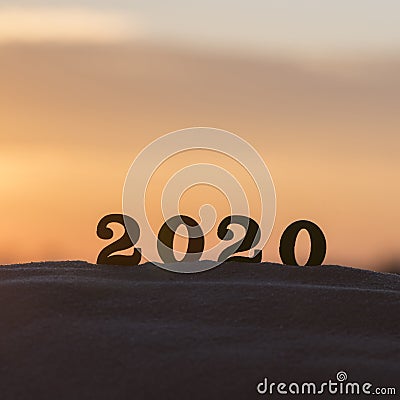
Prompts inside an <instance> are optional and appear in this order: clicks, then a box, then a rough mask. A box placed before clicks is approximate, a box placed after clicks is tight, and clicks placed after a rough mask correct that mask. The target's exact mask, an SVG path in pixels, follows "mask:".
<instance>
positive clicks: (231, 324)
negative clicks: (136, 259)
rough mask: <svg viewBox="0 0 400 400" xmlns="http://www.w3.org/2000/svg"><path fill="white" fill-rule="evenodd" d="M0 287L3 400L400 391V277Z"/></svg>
mask: <svg viewBox="0 0 400 400" xmlns="http://www.w3.org/2000/svg"><path fill="white" fill-rule="evenodd" d="M0 286H1V287H0V302H1V307H0V327H1V329H0V332H1V335H0V360H1V362H0V393H1V395H0V397H1V399H147V398H151V399H152V398H158V399H191V400H193V399H249V398H260V397H261V396H260V395H259V394H257V391H256V386H257V384H258V383H259V382H261V381H262V380H263V379H264V378H265V377H267V378H268V380H269V381H274V382H302V381H307V382H322V381H328V380H329V379H332V380H335V377H336V374H337V372H338V371H345V372H346V373H347V376H348V379H347V381H352V382H360V383H363V382H371V383H372V384H373V387H377V386H379V387H395V386H396V385H398V382H399V375H400V318H399V310H400V307H399V305H400V276H398V275H394V274H383V273H378V272H372V271H364V270H358V269H353V268H347V267H339V266H321V267H289V266H282V265H277V264H269V263H263V264H254V265H251V264H235V263H226V264H223V265H221V266H219V267H218V268H215V269H213V270H211V271H207V272H204V273H198V274H189V275H187V274H186V275H184V274H175V273H172V272H167V271H164V270H161V269H158V268H156V267H155V266H154V265H152V264H145V265H143V266H139V267H113V266H98V265H92V264H88V263H85V262H72V261H69V262H47V263H32V264H25V265H15V266H3V267H0ZM397 389H398V390H399V388H397ZM265 397H267V396H265ZM278 397H279V396H276V397H275V398H278ZM283 397H289V398H290V396H288V395H286V396H283ZM302 397H303V398H306V397H307V396H302ZM326 397H329V396H326ZM321 398H322V397H321ZM343 398H345V396H343ZM358 398H360V397H358Z"/></svg>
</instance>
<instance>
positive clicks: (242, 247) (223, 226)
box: [217, 215, 262, 263]
mask: <svg viewBox="0 0 400 400" xmlns="http://www.w3.org/2000/svg"><path fill="white" fill-rule="evenodd" d="M231 224H237V225H241V226H243V228H245V229H246V234H245V236H244V237H243V239H242V240H241V241H240V240H239V241H238V242H235V243H234V244H232V245H230V246H228V247H227V248H226V249H225V250H224V251H223V252H222V253H221V254H220V255H219V257H218V261H237V262H248V263H258V262H261V258H262V250H255V253H254V254H255V255H254V257H243V256H234V257H230V258H228V257H229V256H231V255H232V254H235V253H240V252H241V251H247V250H250V249H252V248H254V247H255V246H256V245H257V244H258V242H259V241H260V238H261V231H260V227H259V226H258V224H257V222H256V221H254V219H252V218H249V217H245V216H243V215H231V216H229V217H226V218H224V219H223V220H222V221H221V223H220V224H219V226H218V232H217V234H218V237H219V238H220V239H221V240H231V239H233V236H234V234H233V232H232V231H231V230H230V229H228V226H229V225H231Z"/></svg>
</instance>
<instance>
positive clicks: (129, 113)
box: [0, 0, 400, 270]
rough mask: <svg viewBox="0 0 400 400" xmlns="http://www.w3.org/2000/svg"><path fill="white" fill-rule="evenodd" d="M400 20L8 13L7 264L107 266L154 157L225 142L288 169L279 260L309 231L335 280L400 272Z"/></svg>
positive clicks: (303, 251) (390, 14) (255, 1)
mask: <svg viewBox="0 0 400 400" xmlns="http://www.w3.org/2000/svg"><path fill="white" fill-rule="evenodd" d="M399 15H400V3H399V2H398V1H396V0H337V1H326V0H296V1H289V0H247V1H240V2H239V1H236V2H233V1H228V0H213V1H211V0H203V1H201V2H200V1H196V2H195V1H191V0H186V1H183V0H182V1H181V0H171V1H168V2H166V1H161V0H157V1H156V0H147V1H145V2H137V1H128V0H126V1H125V0H114V1H89V0H87V1H63V0H61V1H45V0H43V1H17V0H13V1H3V0H0V184H1V186H0V210H1V211H0V212H1V224H0V227H1V229H0V264H5V263H17V262H30V261H38V260H61V259H63V260H64V259H83V260H87V261H90V262H95V260H96V257H97V254H98V252H99V250H100V249H101V248H103V247H104V246H105V245H106V244H107V243H106V242H104V241H102V240H100V239H98V238H97V237H96V233H95V231H96V225H97V222H98V221H99V219H100V218H101V217H102V216H103V215H105V214H108V213H113V212H121V211H122V190H123V184H124V180H125V176H126V173H127V171H128V169H129V167H130V164H131V163H132V161H133V160H134V158H135V156H136V155H137V154H138V153H139V152H140V150H141V149H142V148H143V147H144V146H146V145H147V144H148V143H150V142H151V141H153V140H155V139H157V138H158V137H160V136H162V135H164V134H166V133H168V132H171V131H175V130H177V129H182V128H185V127H190V126H213V127H217V128H221V129H225V130H228V131H231V132H233V133H236V134H237V135H239V136H240V137H242V138H243V139H245V140H246V141H248V142H249V143H250V144H252V145H253V146H254V147H255V148H256V149H257V150H258V151H259V153H260V154H261V155H262V157H263V158H264V160H265V162H266V163H267V165H268V167H269V169H270V172H271V175H272V177H273V180H274V182H275V187H276V193H277V216H276V223H275V227H274V230H273V232H272V235H271V238H270V240H269V242H268V244H267V246H266V247H265V250H264V259H265V260H268V261H279V255H278V247H279V238H280V236H281V234H282V232H283V230H284V229H285V227H286V226H287V225H289V224H290V223H291V222H293V221H294V220H298V219H309V220H312V221H314V222H316V223H317V224H318V225H319V226H320V227H321V228H322V229H323V231H324V233H325V236H326V237H327V240H328V253H327V258H326V263H335V264H342V265H351V266H355V267H360V268H367V269H375V270H382V269H387V268H389V267H390V268H392V269H393V268H395V266H396V265H397V260H399V259H400V250H399V234H398V228H399V223H400V212H399V204H400V185H399V181H400V179H399V178H400V159H399V150H400V134H399V133H400V112H399V104H400V24H399ZM138 195H141V194H138ZM193 217H195V218H196V216H195V215H194V216H193ZM161 224H162V221H160V226H161ZM117 234H118V232H117ZM306 239H307V238H306V236H305V237H304V235H303V236H301V237H299V241H298V246H297V247H298V249H297V250H296V251H297V254H298V255H299V257H300V258H301V257H303V259H304V258H306V257H307V252H308V251H309V244H308V241H307V240H306Z"/></svg>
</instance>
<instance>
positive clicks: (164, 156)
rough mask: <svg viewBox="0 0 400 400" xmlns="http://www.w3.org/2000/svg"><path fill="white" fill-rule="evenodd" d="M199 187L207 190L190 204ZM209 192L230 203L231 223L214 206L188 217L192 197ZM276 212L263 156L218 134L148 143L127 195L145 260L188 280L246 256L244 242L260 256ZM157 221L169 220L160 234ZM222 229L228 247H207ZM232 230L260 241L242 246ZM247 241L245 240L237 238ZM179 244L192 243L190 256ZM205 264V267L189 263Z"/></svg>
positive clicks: (186, 134) (200, 131) (132, 230)
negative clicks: (186, 203)
mask: <svg viewBox="0 0 400 400" xmlns="http://www.w3.org/2000/svg"><path fill="white" fill-rule="evenodd" d="M204 160H207V161H204ZM196 187H200V190H199V191H198V192H196V193H197V194H196V195H194V196H192V197H190V196H189V195H188V193H189V192H190V191H194V190H195V189H196ZM202 190H211V191H213V192H212V193H214V196H213V197H212V199H215V200H216V201H217V200H218V201H219V203H218V204H227V210H228V211H227V212H228V213H227V214H226V215H230V216H231V217H229V218H225V219H223V220H222V221H221V219H219V218H218V213H217V209H218V208H217V207H215V206H214V205H213V204H201V205H199V209H198V210H197V213H198V217H197V218H191V217H188V216H186V215H184V214H185V212H184V211H182V210H181V208H182V207H183V206H182V204H181V203H182V202H183V200H184V199H185V198H189V199H190V198H192V204H191V205H192V206H193V204H196V199H197V198H201V196H202ZM246 190H247V191H249V192H250V194H249V193H246ZM159 195H161V199H160V197H159ZM157 199H160V200H159V201H158V203H157ZM193 199H194V200H193ZM254 203H255V204H254ZM275 209H276V197H275V188H274V184H273V181H272V178H271V175H270V173H269V171H268V168H267V166H266V165H265V162H264V161H263V159H262V157H261V156H260V155H259V154H258V152H257V151H256V150H255V149H254V148H253V147H252V146H251V145H250V144H248V143H247V142H246V141H244V140H243V139H241V138H239V137H238V136H236V135H234V134H232V133H230V132H227V131H223V130H220V129H215V128H205V127H199V128H188V129H182V130H179V131H176V132H172V133H169V134H167V135H165V136H162V137H161V138H159V139H157V140H155V141H154V142H152V143H151V144H149V145H148V146H147V147H145V148H144V150H143V151H141V153H140V154H139V155H138V156H137V157H136V159H135V160H134V162H133V163H132V165H131V167H130V170H129V172H128V175H127V177H126V180H125V186H124V192H123V211H124V215H125V216H131V217H134V218H135V221H137V224H132V223H130V221H128V218H129V217H124V219H125V226H126V230H127V233H128V234H129V237H130V238H131V239H132V242H133V243H136V242H137V245H138V248H140V249H141V253H142V256H143V257H145V258H146V259H147V260H149V261H151V262H152V263H154V264H156V265H157V266H159V267H161V268H164V269H167V270H170V271H174V272H182V273H193V272H201V271H205V270H208V269H211V268H213V267H215V266H217V265H219V264H221V263H222V262H224V261H225V260H226V259H227V258H228V257H230V256H231V255H232V254H235V253H236V252H240V251H243V248H244V244H243V243H245V244H246V246H247V247H246V249H248V250H250V249H251V251H253V254H254V255H256V254H257V251H260V250H259V249H262V248H263V247H264V245H265V244H266V242H267V240H268V238H269V236H270V234H271V231H272V227H273V224H274V220H275ZM149 210H151V212H149ZM158 210H159V211H158ZM254 213H255V214H257V222H255V221H254V220H253V215H254ZM155 215H158V216H159V217H160V218H159V220H160V219H162V220H164V221H166V222H165V223H164V225H163V226H162V228H161V229H160V231H159V233H158V235H157V233H155V232H157V229H158V227H157V222H158V221H159V220H156V219H155V217H154V216H155ZM217 224H219V225H218V237H219V238H220V239H222V240H223V241H221V240H219V241H216V243H214V245H212V246H205V242H207V234H210V232H212V231H213V230H214V231H215V228H216V227H217ZM231 224H236V225H240V226H241V227H242V228H244V230H245V233H246V232H247V233H249V232H253V235H252V236H251V235H250V236H251V237H250V238H249V239H248V240H247V239H246V237H245V238H244V239H243V235H244V234H243V232H241V233H240V232H239V233H238V232H237V231H234V227H232V226H231ZM138 226H140V241H139V242H138V239H137V238H138V237H139V234H138V233H139V232H138ZM228 226H229V228H228ZM181 228H182V229H181ZM236 235H238V236H236ZM240 235H241V236H242V240H238V239H237V238H238V237H239V236H240ZM208 236H212V235H208ZM176 238H184V240H186V241H187V250H186V251H185V250H183V251H179V250H178V249H176V248H175V244H174V241H175V239H176ZM246 240H247V243H246ZM224 241H225V242H224ZM226 241H229V243H228V244H229V246H227V242H226ZM210 242H211V243H212V240H210ZM260 255H261V253H260ZM200 258H201V259H202V261H201V262H197V263H192V262H190V261H199V260H200ZM176 261H180V262H176ZM186 261H187V262H186Z"/></svg>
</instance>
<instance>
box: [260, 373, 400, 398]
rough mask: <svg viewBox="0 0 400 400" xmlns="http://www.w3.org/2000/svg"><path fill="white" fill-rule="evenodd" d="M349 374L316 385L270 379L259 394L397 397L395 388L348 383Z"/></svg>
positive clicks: (261, 383)
mask: <svg viewBox="0 0 400 400" xmlns="http://www.w3.org/2000/svg"><path fill="white" fill-rule="evenodd" d="M347 379H348V378H347V373H346V372H345V371H339V372H338V373H337V374H336V382H335V381H333V380H331V379H329V380H328V381H327V382H322V383H320V384H316V383H315V382H302V383H298V382H291V383H286V382H278V383H277V382H269V381H268V378H264V380H263V381H262V382H260V383H258V385H257V392H258V393H259V394H268V395H270V394H281V395H285V394H300V395H302V394H314V395H320V394H334V395H349V394H350V395H358V394H366V395H371V394H372V395H395V394H396V388H394V387H373V385H372V383H370V382H363V383H359V382H346V381H347Z"/></svg>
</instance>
